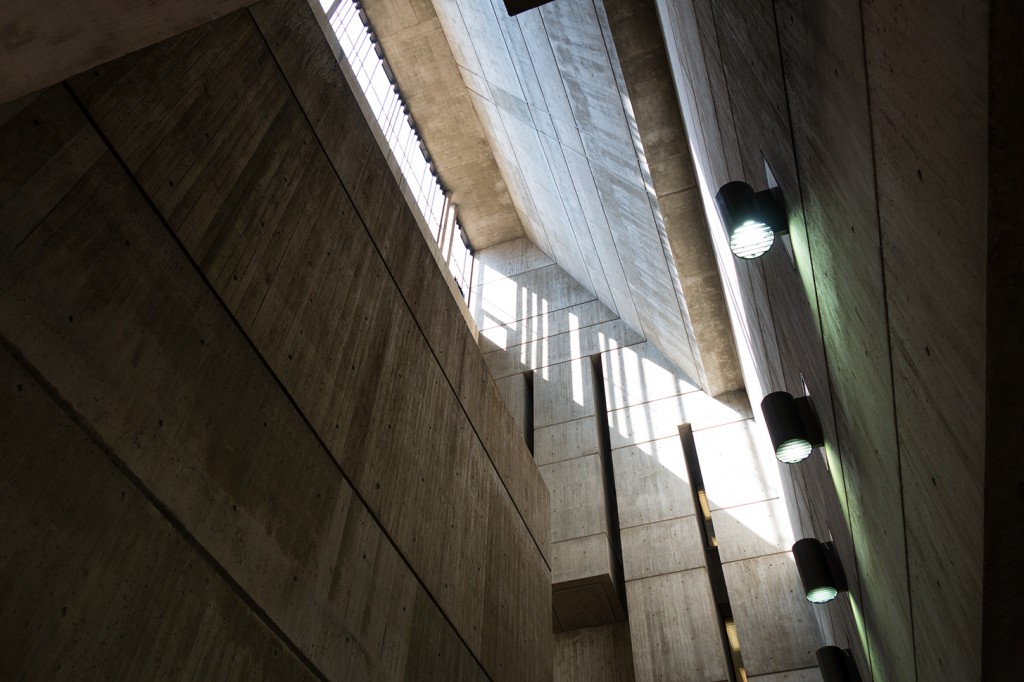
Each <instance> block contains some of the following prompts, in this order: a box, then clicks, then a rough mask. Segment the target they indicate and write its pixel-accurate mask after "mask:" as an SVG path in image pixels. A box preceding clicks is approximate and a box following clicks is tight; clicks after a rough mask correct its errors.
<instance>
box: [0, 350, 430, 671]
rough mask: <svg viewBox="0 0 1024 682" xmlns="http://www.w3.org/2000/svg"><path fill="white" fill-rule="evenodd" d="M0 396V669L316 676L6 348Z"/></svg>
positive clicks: (1, 361) (0, 354)
mask: <svg viewBox="0 0 1024 682" xmlns="http://www.w3.org/2000/svg"><path fill="white" fill-rule="evenodd" d="M0 396H2V399H3V404H4V410H3V412H2V414H0V435H2V436H3V441H4V452H5V457H4V476H3V478H2V479H0V493H2V494H0V500H2V501H3V507H2V518H3V521H2V523H0V527H2V530H3V536H4V557H3V560H2V561H0V578H2V580H3V583H4V585H5V591H6V592H7V594H6V596H5V598H4V600H3V606H2V607H0V613H2V614H3V620H2V622H3V625H2V626H0V630H2V632H3V646H2V647H0V668H2V669H3V670H4V671H5V672H4V674H5V675H10V676H13V677H18V678H25V679H29V678H32V679H60V678H62V677H66V676H68V675H69V674H70V675H74V676H82V675H93V676H97V677H106V678H150V679H152V678H175V677H195V676H199V677H205V676H213V677H218V678H226V677H236V676H237V677H243V678H252V677H286V678H289V679H310V680H312V679H317V678H318V677H319V676H320V674H321V673H320V671H318V670H316V669H315V668H312V669H311V667H310V666H309V661H308V659H305V657H302V658H300V657H299V656H300V655H301V654H300V655H296V654H297V652H296V651H294V650H293V649H290V648H289V647H290V646H294V645H293V644H292V643H291V642H290V641H288V640H287V639H285V640H282V639H281V636H280V632H279V631H278V630H277V629H276V628H274V627H272V625H271V623H268V622H267V621H266V620H265V619H264V618H263V617H261V615H260V614H258V613H257V612H255V611H254V610H253V609H252V608H251V606H250V604H249V603H248V601H247V600H246V599H245V597H244V595H243V594H239V591H238V590H237V586H236V585H235V584H234V583H233V582H232V581H231V580H230V579H227V576H225V575H224V574H223V573H222V569H221V567H220V566H219V565H218V564H217V563H216V562H215V561H211V559H210V557H209V556H208V555H207V554H206V553H205V552H203V551H202V549H201V548H199V547H196V546H195V545H194V544H193V543H194V539H192V538H190V537H188V536H184V537H183V536H182V535H181V533H180V530H181V529H180V528H179V527H177V526H176V525H175V524H173V523H169V519H168V518H167V517H166V516H164V514H163V513H162V512H163V510H162V509H160V508H158V507H154V506H153V505H152V504H151V499H148V498H147V495H146V491H145V489H144V488H143V489H140V488H138V487H137V486H136V483H135V481H133V480H132V479H131V478H129V477H126V476H125V475H124V472H122V471H121V470H119V469H118V468H117V466H116V465H115V463H114V462H111V460H110V459H108V457H109V453H106V452H104V451H102V450H101V449H100V447H98V445H97V443H96V442H94V441H93V439H92V438H90V436H89V435H88V432H86V431H83V430H82V429H81V428H80V426H79V424H77V423H75V421H74V413H73V412H72V413H71V414H70V415H69V414H67V413H66V411H65V409H62V408H61V407H60V406H59V404H58V403H57V402H55V401H54V400H53V399H52V398H51V396H50V395H48V394H47V393H46V392H45V390H44V388H43V387H42V386H41V385H40V384H38V383H37V381H36V379H35V377H33V376H32V375H30V374H29V373H28V372H26V371H25V369H24V368H23V367H20V366H18V364H17V363H16V361H15V360H14V358H13V357H12V356H11V355H9V354H8V352H7V350H6V349H4V350H3V351H2V352H0ZM27 567H31V569H30V570H26V568H27ZM408 596H411V594H409V595H408ZM408 605H409V606H412V604H411V600H410V602H409V604H408ZM155 615H156V616H158V618H154V616H155ZM196 633H201V634H202V636H196ZM113 642H116V643H117V645H116V646H112V645H111V643H113ZM393 653H398V652H393Z"/></svg>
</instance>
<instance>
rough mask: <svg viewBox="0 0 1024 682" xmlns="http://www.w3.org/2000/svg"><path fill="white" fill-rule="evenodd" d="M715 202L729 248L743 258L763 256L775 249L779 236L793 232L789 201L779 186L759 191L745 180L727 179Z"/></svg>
mask: <svg viewBox="0 0 1024 682" xmlns="http://www.w3.org/2000/svg"><path fill="white" fill-rule="evenodd" d="M715 205H716V206H717V207H718V215H719V217H721V218H722V224H723V225H725V231H726V233H727V234H728V235H729V248H730V249H731V250H732V252H733V254H735V255H736V256H738V257H739V258H744V259H747V260H750V259H753V258H760V257H761V256H763V255H764V254H765V253H767V252H768V249H770V248H772V244H773V243H775V235H777V234H788V233H789V220H788V218H787V217H786V202H785V200H784V198H783V196H782V190H781V189H779V188H778V187H772V188H770V189H766V190H763V191H761V192H755V191H754V188H753V187H751V186H750V185H748V184H747V183H745V182H741V181H738V180H737V181H733V182H727V183H725V184H724V185H722V188H721V189H720V190H718V194H716V195H715Z"/></svg>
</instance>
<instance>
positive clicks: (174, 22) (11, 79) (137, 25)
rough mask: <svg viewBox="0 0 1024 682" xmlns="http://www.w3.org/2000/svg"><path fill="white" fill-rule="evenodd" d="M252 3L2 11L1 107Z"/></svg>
mask: <svg viewBox="0 0 1024 682" xmlns="http://www.w3.org/2000/svg"><path fill="white" fill-rule="evenodd" d="M250 4H252V3H251V2H247V1H245V0H188V1H187V2H164V1H160V2H155V3H149V4H146V5H133V6H128V7H126V6H124V5H123V4H121V3H118V2H112V1H111V0H87V2H86V3H85V4H82V3H72V2H63V1H62V2H57V3H52V4H50V5H47V7H46V10H45V11H40V7H39V5H38V4H36V3H34V2H30V1H28V0H16V1H15V2H10V3H7V5H6V6H5V7H4V17H3V20H2V24H0V26H2V28H0V31H2V32H3V33H4V34H5V35H8V36H11V39H9V40H5V41H4V43H3V47H2V48H0V64H2V65H3V66H2V69H0V103H5V102H9V101H11V100H13V99H16V98H18V97H21V96H22V95H25V94H28V93H30V92H32V91H34V90H41V89H43V88H45V87H47V86H49V85H52V84H54V83H56V82H58V81H60V80H62V79H64V78H68V77H70V76H73V75H74V74H76V73H80V72H81V71H85V70H86V69H89V68H91V67H93V66H96V65H97V64H102V63H103V62H107V61H110V60H112V59H116V58H117V57H120V56H122V55H125V54H128V53H129V52H134V51H135V50H139V49H142V48H143V47H146V46H148V45H152V44H153V43H156V42H159V41H161V40H164V39H166V38H170V37H171V36H174V35H177V34H179V33H181V32H183V31H187V30H189V29H191V28H195V27H196V26H200V25H202V24H205V23H207V22H209V21H213V20H214V19H217V18H218V17H222V16H224V15H225V14H228V13H230V12H233V11H235V10H237V9H239V8H240V7H245V6H247V5H250Z"/></svg>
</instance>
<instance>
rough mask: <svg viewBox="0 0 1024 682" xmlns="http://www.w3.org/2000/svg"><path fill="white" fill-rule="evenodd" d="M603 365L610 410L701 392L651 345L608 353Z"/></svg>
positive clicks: (638, 345)
mask: <svg viewBox="0 0 1024 682" xmlns="http://www.w3.org/2000/svg"><path fill="white" fill-rule="evenodd" d="M601 362H602V364H603V368H604V391H605V396H606V397H605V399H606V400H607V402H608V409H609V410H616V409H619V408H623V407H629V406H632V405H638V404H640V403H647V402H651V401H653V400H658V399H660V398H669V397H672V396H677V395H681V394H683V393H691V392H693V391H698V390H700V389H699V388H698V387H697V386H695V385H694V384H693V383H692V382H691V381H688V380H687V379H686V378H684V377H682V376H680V375H679V373H678V370H677V369H676V368H675V367H674V366H673V365H672V364H671V363H670V362H669V360H668V359H666V358H665V356H664V355H663V354H662V353H661V352H660V351H659V350H658V349H657V347H656V346H654V344H652V343H649V342H648V343H641V344H637V345H635V346H629V347H626V348H619V349H616V350H612V351H608V352H606V353H604V354H602V356H601Z"/></svg>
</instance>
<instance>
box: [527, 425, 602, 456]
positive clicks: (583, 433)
mask: <svg viewBox="0 0 1024 682" xmlns="http://www.w3.org/2000/svg"><path fill="white" fill-rule="evenodd" d="M595 453H597V424H596V423H595V418H594V417H585V418H583V419H577V420H575V421H570V422H562V423H561V424H555V425H553V426H545V427H544V428H539V429H535V430H534V432H533V454H534V457H535V458H536V460H537V466H538V467H540V466H543V465H545V464H553V463H555V462H561V461H564V460H567V459H573V458H575V457H582V456H583V455H590V454H595Z"/></svg>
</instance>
